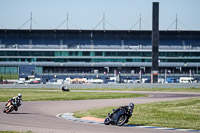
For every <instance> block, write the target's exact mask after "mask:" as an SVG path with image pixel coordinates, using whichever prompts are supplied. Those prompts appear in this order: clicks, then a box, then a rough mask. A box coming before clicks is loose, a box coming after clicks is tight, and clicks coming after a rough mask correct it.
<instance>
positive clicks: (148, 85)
mask: <svg viewBox="0 0 200 133" xmlns="http://www.w3.org/2000/svg"><path fill="white" fill-rule="evenodd" d="M61 86H62V85H61V84H28V85H24V84H0V88H57V89H60V88H61ZM67 87H68V88H69V89H70V88H71V89H78V88H80V89H81V88H82V89H83V88H122V89H123V88H124V89H125V88H200V83H163V84H161V83H160V84H159V83H154V84H151V83H145V84H139V83H138V84H67Z"/></svg>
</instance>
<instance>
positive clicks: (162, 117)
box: [74, 98, 200, 130]
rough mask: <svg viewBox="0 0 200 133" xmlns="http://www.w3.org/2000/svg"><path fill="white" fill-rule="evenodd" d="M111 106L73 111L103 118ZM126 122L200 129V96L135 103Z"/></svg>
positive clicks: (77, 114)
mask: <svg viewBox="0 0 200 133" xmlns="http://www.w3.org/2000/svg"><path fill="white" fill-rule="evenodd" d="M113 108H117V107H109V108H103V109H97V110H89V111H82V112H75V114H74V116H75V117H84V116H93V117H98V118H105V117H106V116H107V113H109V112H110V113H111V112H112V109H113ZM128 124H133V125H142V126H157V127H168V128H181V129H196V130H200V126H199V125H200V98H191V99H186V100H178V101H170V102H157V103H150V104H140V105H136V106H135V109H134V113H133V116H132V117H131V118H130V120H129V123H128Z"/></svg>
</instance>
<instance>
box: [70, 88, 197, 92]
mask: <svg viewBox="0 0 200 133" xmlns="http://www.w3.org/2000/svg"><path fill="white" fill-rule="evenodd" d="M72 90H98V91H163V92H200V88H195V87H191V88H124V89H122V88H84V89H72Z"/></svg>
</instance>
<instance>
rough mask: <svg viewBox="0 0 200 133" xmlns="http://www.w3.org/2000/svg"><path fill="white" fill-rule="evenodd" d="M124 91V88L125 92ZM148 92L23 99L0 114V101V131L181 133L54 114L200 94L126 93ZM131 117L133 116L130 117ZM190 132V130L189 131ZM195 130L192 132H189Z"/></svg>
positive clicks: (168, 99) (197, 95) (41, 132)
mask: <svg viewBox="0 0 200 133" xmlns="http://www.w3.org/2000/svg"><path fill="white" fill-rule="evenodd" d="M120 92H121V91H120ZM126 93H127V91H126ZM128 93H142V94H149V97H138V98H124V99H101V100H74V101H39V102H38V101H33V102H23V104H22V106H21V107H20V108H19V110H18V111H17V112H13V113H10V114H5V113H3V107H4V105H5V102H0V110H2V111H0V131H20V132H21V131H32V132H36V133H122V132H124V133H133V132H134V133H180V132H182V131H176V130H156V129H148V128H138V127H126V126H124V127H118V126H111V125H109V126H106V125H103V124H91V123H82V122H77V121H70V120H65V119H59V118H57V117H56V115H57V114H61V113H67V112H74V111H81V110H88V109H96V108H104V107H109V106H121V105H127V104H128V103H130V102H134V103H135V104H142V103H150V102H158V101H170V100H179V99H186V98H191V97H200V93H188V92H186V93H180V92H179V93H178V92H177V93H176V92H138V91H137V92H128ZM133 117H134V116H133ZM188 133H189V132H188ZM191 133H194V132H191Z"/></svg>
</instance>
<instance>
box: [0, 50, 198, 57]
mask: <svg viewBox="0 0 200 133" xmlns="http://www.w3.org/2000/svg"><path fill="white" fill-rule="evenodd" d="M0 56H119V57H120V56H121V57H132V56H134V57H138V56H139V57H151V52H111V51H110V52H105V51H103V52H98V51H1V52H0ZM159 56H160V57H200V52H159Z"/></svg>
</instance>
